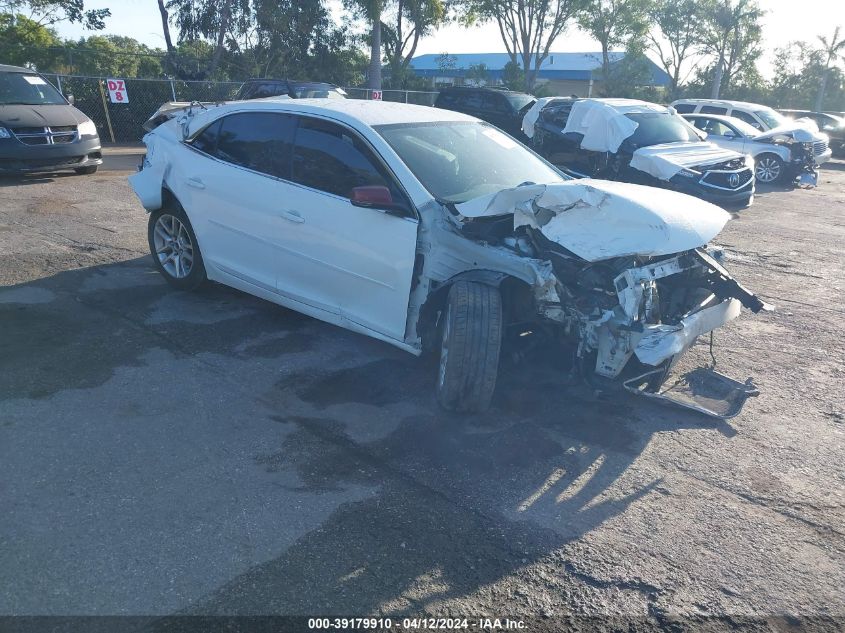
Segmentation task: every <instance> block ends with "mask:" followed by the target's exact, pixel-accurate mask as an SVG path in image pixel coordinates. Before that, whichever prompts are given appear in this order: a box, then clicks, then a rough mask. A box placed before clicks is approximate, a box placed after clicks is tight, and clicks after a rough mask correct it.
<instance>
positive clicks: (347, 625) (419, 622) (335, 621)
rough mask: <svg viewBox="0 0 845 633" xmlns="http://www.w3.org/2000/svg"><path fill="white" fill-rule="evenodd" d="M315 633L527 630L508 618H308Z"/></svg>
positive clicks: (519, 621)
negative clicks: (345, 632)
mask: <svg viewBox="0 0 845 633" xmlns="http://www.w3.org/2000/svg"><path fill="white" fill-rule="evenodd" d="M308 628H309V629H312V630H320V629H323V630H370V631H390V630H396V631H400V630H440V631H449V630H461V629H463V630H468V629H475V630H479V631H519V630H522V629H524V628H525V624H524V623H523V622H522V621H521V620H511V619H509V618H474V619H473V618H403V619H402V620H395V621H394V620H392V619H391V618H309V619H308Z"/></svg>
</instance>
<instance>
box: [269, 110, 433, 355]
mask: <svg viewBox="0 0 845 633" xmlns="http://www.w3.org/2000/svg"><path fill="white" fill-rule="evenodd" d="M292 180H293V182H294V183H295V186H291V187H290V189H289V192H288V194H287V196H286V198H285V199H284V200H280V201H279V203H280V204H283V206H284V207H285V211H286V213H288V214H290V215H291V217H293V218H296V220H295V221H296V223H297V224H296V230H295V231H291V232H290V233H288V234H287V235H286V236H283V237H282V240H283V244H282V246H283V248H284V250H285V251H286V252H287V253H288V254H289V255H291V256H292V257H293V258H294V259H295V263H293V264H292V265H290V266H289V267H285V268H283V269H282V270H280V273H279V277H278V280H277V285H278V289H279V292H281V293H283V294H287V295H290V296H293V297H302V298H303V299H304V300H305V301H307V302H308V303H311V304H312V305H315V306H317V307H321V308H323V309H326V310H330V311H333V312H336V313H338V314H339V315H340V316H341V317H342V318H343V319H344V320H345V321H348V322H350V323H351V324H357V325H361V326H364V327H366V328H368V329H371V330H375V331H376V332H379V333H381V334H383V335H385V336H388V337H390V338H393V339H397V340H403V339H404V335H405V322H406V319H407V312H408V297H409V294H410V290H411V278H412V274H413V269H414V258H415V254H416V243H417V224H418V223H417V219H416V215H415V213H414V211H413V210H412V209H411V206H410V202H408V200H407V197H406V196H405V194H404V192H403V190H402V189H401V187H400V186H399V185H398V183H397V182H396V181H395V179H394V177H393V175H392V174H391V173H390V172H389V171H388V170H387V168H386V167H385V166H384V164H383V163H382V161H381V160H380V159H379V158H378V156H377V155H376V154H375V152H374V151H373V150H372V149H371V148H370V146H369V145H368V143H367V142H366V141H364V140H363V139H362V138H361V137H360V135H358V134H357V133H356V132H355V131H353V130H351V129H349V128H347V127H345V126H342V125H340V124H338V123H335V122H332V121H328V120H325V119H320V118H312V117H307V116H300V117H299V125H298V127H297V131H296V137H295V142H294V150H293V170H292ZM364 185H383V186H386V187H388V189H390V191H391V195H392V197H393V199H394V200H395V201H397V202H400V203H403V204H404V205H405V206H406V207H407V213H405V214H403V216H402V217H400V216H397V215H392V214H390V213H387V212H385V211H382V210H378V209H373V208H362V207H358V206H354V205H353V204H352V203H351V202H350V194H351V190H352V189H353V188H354V187H359V186H364Z"/></svg>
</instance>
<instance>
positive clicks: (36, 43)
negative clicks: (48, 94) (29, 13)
mask: <svg viewBox="0 0 845 633" xmlns="http://www.w3.org/2000/svg"><path fill="white" fill-rule="evenodd" d="M60 45H61V41H60V40H59V38H58V37H57V36H56V32H55V31H54V30H53V29H51V28H48V27H46V26H43V25H41V24H39V23H38V22H35V21H34V20H31V19H29V18H28V17H26V16H23V15H13V14H11V13H5V14H0V59H2V60H3V62H4V63H6V64H13V65H15V66H28V67H34V68H36V69H38V70H48V69H51V68H52V67H53V66H54V65H55V63H56V61H57V59H58V53H57V47H59V46H60Z"/></svg>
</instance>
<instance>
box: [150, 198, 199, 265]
mask: <svg viewBox="0 0 845 633" xmlns="http://www.w3.org/2000/svg"><path fill="white" fill-rule="evenodd" d="M153 244H154V245H155V256H156V257H158V261H159V263H160V264H161V267H162V268H163V269H164V270H165V272H166V273H167V274H168V275H170V276H171V277H174V278H176V279H184V278H185V277H187V276H188V275H190V274H191V269H192V268H193V265H194V244H193V242H192V241H191V236H190V234H189V233H188V229H187V227H186V226H185V225H184V224H183V223H182V221H181V220H180V219H179V218H177V217H176V216H175V215H170V214H167V213H164V214H162V215H161V216H160V217H159V218H158V220H157V221H156V223H155V228H154V229H153Z"/></svg>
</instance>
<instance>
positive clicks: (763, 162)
mask: <svg viewBox="0 0 845 633" xmlns="http://www.w3.org/2000/svg"><path fill="white" fill-rule="evenodd" d="M784 171H786V166H785V165H784V163H783V159H781V157H780V156H777V155H776V154H762V155H761V156H759V157H758V158H757V161H756V163H755V164H754V176H755V177H756V178H757V182H761V183H763V184H764V185H771V184H773V183H776V182H778V181H779V180H780V179H781V178H783V173H784Z"/></svg>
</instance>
